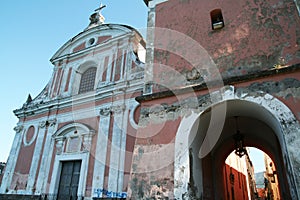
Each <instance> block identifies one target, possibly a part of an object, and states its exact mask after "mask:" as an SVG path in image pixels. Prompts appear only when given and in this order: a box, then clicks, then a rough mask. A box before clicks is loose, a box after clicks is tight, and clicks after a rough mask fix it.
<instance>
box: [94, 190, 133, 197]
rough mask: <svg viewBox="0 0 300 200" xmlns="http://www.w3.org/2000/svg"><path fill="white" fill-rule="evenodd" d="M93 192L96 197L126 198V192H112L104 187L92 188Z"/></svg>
mask: <svg viewBox="0 0 300 200" xmlns="http://www.w3.org/2000/svg"><path fill="white" fill-rule="evenodd" d="M94 194H96V197H98V198H99V197H102V196H106V197H111V198H126V197H127V192H113V191H108V190H106V189H103V188H102V189H101V188H97V189H94Z"/></svg>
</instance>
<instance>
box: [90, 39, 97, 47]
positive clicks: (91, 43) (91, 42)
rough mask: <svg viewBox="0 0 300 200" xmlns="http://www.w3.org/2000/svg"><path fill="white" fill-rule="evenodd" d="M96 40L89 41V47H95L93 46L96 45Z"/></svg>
mask: <svg viewBox="0 0 300 200" xmlns="http://www.w3.org/2000/svg"><path fill="white" fill-rule="evenodd" d="M95 41H96V40H95V38H91V39H90V40H89V43H88V44H89V46H91V45H93V44H95Z"/></svg>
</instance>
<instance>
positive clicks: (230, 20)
mask: <svg viewBox="0 0 300 200" xmlns="http://www.w3.org/2000/svg"><path fill="white" fill-rule="evenodd" d="M216 8H220V9H221V10H222V14H223V18H224V22H225V27H224V28H223V29H221V30H216V31H214V30H212V29H211V19H210V11H212V10H214V9H216ZM152 10H153V9H152ZM151 13H152V14H151V16H150V15H149V18H150V19H149V22H151V23H150V25H151V24H155V27H159V28H166V29H171V30H174V31H178V32H180V33H183V34H184V35H186V36H187V37H190V38H192V39H193V40H195V41H196V42H197V43H199V45H201V46H202V47H203V48H204V49H205V50H206V51H207V52H208V54H209V55H210V56H211V58H212V59H213V61H214V62H215V63H216V65H217V67H218V69H219V71H220V73H221V75H222V77H223V78H227V77H231V76H237V75H245V74H248V73H252V72H258V73H259V71H260V70H265V69H270V68H272V67H273V66H274V65H277V66H278V65H280V66H284V65H292V64H295V63H299V62H300V54H299V43H300V26H299V24H300V18H299V15H298V11H297V8H296V5H295V2H294V1H292V0H283V1H282V0H272V1H262V0H253V1H239V2H236V1H234V0H229V1H218V2H213V1H208V0H205V1H198V0H172V1H167V2H164V3H160V4H157V5H156V7H155V14H153V11H152V12H151ZM151 17H152V18H155V20H154V19H151ZM153 21H155V23H153ZM160 38H161V35H157V36H155V39H154V45H153V46H154V48H155V47H156V46H157V45H158V44H159V43H161V42H162V41H161V39H160ZM176 39H177V40H176ZM150 40H151V38H150ZM165 42H166V43H168V44H167V46H169V47H170V46H174V47H176V48H184V49H181V51H182V52H187V53H190V54H192V53H193V52H192V50H191V49H189V48H188V45H187V44H180V42H181V41H180V40H178V38H172V37H170V38H167V41H165ZM149 55H150V54H149ZM198 57H199V59H201V56H198ZM183 58H185V59H186V57H183V56H182V55H174V52H170V51H168V50H165V49H163V50H161V49H160V50H159V49H156V50H155V52H154V54H153V61H154V63H159V64H163V65H166V66H168V67H170V68H173V69H175V70H176V71H178V72H179V73H182V74H185V73H187V71H191V70H192V69H193V67H196V68H197V69H198V71H199V69H200V68H201V66H193V64H194V63H193V62H190V60H184V59H183ZM188 62H189V63H188ZM191 65H192V66H191ZM202 67H203V66H202ZM191 72H192V71H191ZM191 72H190V73H191ZM153 73H154V75H153V76H154V78H153V79H154V82H155V83H156V82H158V83H159V82H160V79H162V78H165V79H171V80H170V82H171V81H174V76H172V75H171V76H170V74H165V75H164V74H162V73H161V70H159V66H158V65H155V64H154V65H153ZM199 73H200V74H199V75H198V76H194V79H196V80H197V81H198V82H199V81H200V82H201V81H203V76H205V72H202V71H199ZM156 79H157V80H156ZM169 85H172V83H170V84H169ZM156 89H157V90H164V89H165V88H163V87H159V86H158V88H156Z"/></svg>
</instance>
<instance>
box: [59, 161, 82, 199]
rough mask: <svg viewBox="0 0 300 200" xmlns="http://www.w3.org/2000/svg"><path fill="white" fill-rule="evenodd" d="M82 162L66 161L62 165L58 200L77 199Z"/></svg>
mask: <svg viewBox="0 0 300 200" xmlns="http://www.w3.org/2000/svg"><path fill="white" fill-rule="evenodd" d="M80 167H81V161H78V160H77V161H66V162H63V163H62V169H61V175H60V181H59V188H58V200H65V199H68V200H73V199H77V191H78V183H79V176H80Z"/></svg>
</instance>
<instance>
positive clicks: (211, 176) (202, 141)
mask: <svg viewBox="0 0 300 200" xmlns="http://www.w3.org/2000/svg"><path fill="white" fill-rule="evenodd" d="M224 91H225V92H224V94H225V95H223V97H224V98H223V100H222V101H220V102H218V103H217V104H215V105H210V106H209V107H206V108H202V110H203V111H202V112H200V113H196V112H193V113H192V114H190V115H189V116H186V117H184V118H183V119H182V121H181V124H180V126H179V128H178V131H177V135H176V141H175V163H174V165H175V167H174V169H175V171H174V196H175V198H177V199H182V198H186V197H197V198H201V197H202V198H203V199H224V197H225V189H224V188H225V187H224V186H223V184H224V183H223V176H222V166H223V165H224V162H225V159H226V157H227V156H228V155H229V154H230V153H231V152H232V151H233V150H234V139H233V136H234V134H235V133H236V131H237V126H238V129H239V131H240V133H241V134H243V136H244V142H245V146H253V147H257V148H259V149H262V150H263V151H265V152H266V153H268V154H269V155H270V156H271V158H272V159H273V160H274V162H275V163H276V166H278V168H277V175H278V179H279V182H280V191H281V194H280V195H281V197H282V198H284V199H297V198H298V197H299V188H300V177H299V174H300V169H299V167H297V166H299V164H300V158H299V157H297V156H296V155H297V149H298V147H299V142H300V139H299V138H297V135H299V132H300V126H299V123H298V121H297V120H296V118H295V117H294V115H293V113H292V112H291V110H290V109H289V108H288V107H287V106H286V105H285V104H284V103H282V102H281V101H280V100H278V99H277V98H275V97H273V96H271V95H270V94H266V93H262V92H256V93H251V94H250V93H243V92H242V91H239V90H238V89H237V90H236V91H235V88H234V87H233V86H231V87H226V88H225V89H224ZM224 110H225V111H226V115H224V114H222V113H220V115H219V116H220V117H216V115H215V116H214V117H211V116H212V111H214V112H215V114H216V113H217V112H223V111H224ZM217 116H218V115H217ZM222 116H225V117H224V118H223V117H222ZM220 124H224V126H223V128H222V130H221V134H218V133H216V132H214V128H213V127H218V126H217V125H220ZM208 130H209V131H208ZM216 131H218V130H216ZM207 134H215V136H216V135H217V136H219V137H215V136H213V137H211V136H209V135H207ZM187 136H188V137H187ZM213 140H215V141H213ZM208 143H209V144H208ZM200 149H201V152H199V151H200ZM203 149H204V150H203ZM205 149H206V150H208V151H207V154H203V153H202V152H205Z"/></svg>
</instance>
